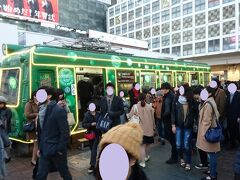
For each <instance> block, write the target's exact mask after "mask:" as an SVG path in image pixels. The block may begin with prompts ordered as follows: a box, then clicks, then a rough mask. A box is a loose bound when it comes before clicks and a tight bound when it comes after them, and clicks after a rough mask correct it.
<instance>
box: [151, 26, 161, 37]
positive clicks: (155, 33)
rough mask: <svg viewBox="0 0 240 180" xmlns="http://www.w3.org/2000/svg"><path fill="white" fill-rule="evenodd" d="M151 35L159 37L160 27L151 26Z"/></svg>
mask: <svg viewBox="0 0 240 180" xmlns="http://www.w3.org/2000/svg"><path fill="white" fill-rule="evenodd" d="M152 35H153V36H158V35H160V26H153V27H152Z"/></svg>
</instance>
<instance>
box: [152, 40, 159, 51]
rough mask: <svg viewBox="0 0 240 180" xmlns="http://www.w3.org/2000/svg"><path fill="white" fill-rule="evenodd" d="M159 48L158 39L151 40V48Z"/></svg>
mask: <svg viewBox="0 0 240 180" xmlns="http://www.w3.org/2000/svg"><path fill="white" fill-rule="evenodd" d="M159 47H160V38H159V37H157V38H153V39H152V48H153V49H154V48H159Z"/></svg>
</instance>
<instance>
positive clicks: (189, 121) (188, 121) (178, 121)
mask: <svg viewBox="0 0 240 180" xmlns="http://www.w3.org/2000/svg"><path fill="white" fill-rule="evenodd" d="M171 118H172V124H175V125H176V126H177V127H184V128H187V129H191V128H193V124H194V119H195V107H194V104H193V101H190V102H188V112H187V115H186V118H185V120H184V111H183V104H181V103H180V102H179V101H178V98H175V99H174V103H173V107H172V116H171Z"/></svg>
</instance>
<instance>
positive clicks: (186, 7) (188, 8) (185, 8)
mask: <svg viewBox="0 0 240 180" xmlns="http://www.w3.org/2000/svg"><path fill="white" fill-rule="evenodd" d="M190 13H192V3H191V2H190V3H187V4H184V5H183V15H186V14H190Z"/></svg>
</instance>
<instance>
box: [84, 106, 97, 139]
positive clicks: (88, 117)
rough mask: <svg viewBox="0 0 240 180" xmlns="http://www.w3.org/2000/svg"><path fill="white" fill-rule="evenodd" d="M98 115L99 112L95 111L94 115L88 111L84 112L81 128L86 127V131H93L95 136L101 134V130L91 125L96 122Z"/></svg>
mask: <svg viewBox="0 0 240 180" xmlns="http://www.w3.org/2000/svg"><path fill="white" fill-rule="evenodd" d="M99 117H100V113H99V112H96V116H95V117H94V116H93V115H92V114H91V113H90V112H89V111H88V112H86V113H85V114H84V119H83V122H82V126H83V128H86V129H87V130H88V131H94V132H95V134H96V135H97V136H101V132H100V131H99V130H97V129H96V126H92V123H94V122H95V123H96V124H97V122H98V119H99Z"/></svg>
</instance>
